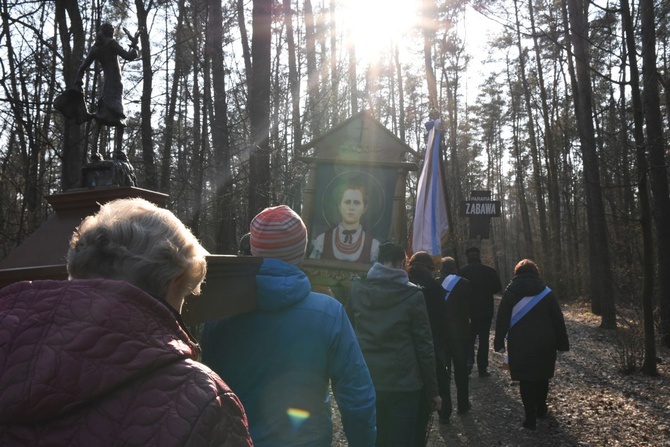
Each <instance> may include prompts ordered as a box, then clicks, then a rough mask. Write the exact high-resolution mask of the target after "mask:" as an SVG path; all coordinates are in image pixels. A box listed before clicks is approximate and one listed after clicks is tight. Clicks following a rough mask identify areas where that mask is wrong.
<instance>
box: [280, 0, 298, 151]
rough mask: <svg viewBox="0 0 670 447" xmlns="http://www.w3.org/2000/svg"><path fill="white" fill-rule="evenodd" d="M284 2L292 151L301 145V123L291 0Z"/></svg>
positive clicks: (284, 0)
mask: <svg viewBox="0 0 670 447" xmlns="http://www.w3.org/2000/svg"><path fill="white" fill-rule="evenodd" d="M283 2H284V23H285V26H286V46H287V47H288V48H287V51H288V84H289V88H290V89H291V121H292V122H291V128H292V130H293V148H294V150H295V149H297V148H298V147H300V145H301V144H302V123H301V121H300V77H299V73H298V64H297V62H296V46H295V37H294V31H293V10H292V9H291V0H283Z"/></svg>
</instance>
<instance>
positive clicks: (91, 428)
mask: <svg viewBox="0 0 670 447" xmlns="http://www.w3.org/2000/svg"><path fill="white" fill-rule="evenodd" d="M198 355H199V348H198V346H197V345H196V344H195V343H194V342H193V341H192V340H191V339H190V337H189V336H188V335H187V333H186V332H185V331H184V330H183V329H182V327H181V326H180V324H179V323H178V321H177V319H176V318H175V316H174V315H173V313H172V311H171V309H170V308H169V307H168V305H167V304H164V303H163V302H161V301H160V300H158V299H156V298H154V297H152V296H151V295H148V294H147V293H145V292H143V291H142V290H140V289H138V288H136V287H134V286H132V285H130V284H128V283H126V282H122V281H112V280H104V279H92V280H75V281H35V282H21V283H16V284H13V285H10V286H8V287H5V288H4V289H2V290H1V291H0V445H2V446H14V445H20V446H47V445H48V446H57V445H62V446H87V447H88V446H112V445H113V446H161V447H164V446H186V445H189V446H209V445H211V446H250V445H252V442H251V438H250V437H249V430H248V425H247V418H246V415H245V413H244V409H243V408H242V404H241V403H240V401H239V400H238V399H237V396H235V395H234V394H233V392H232V391H231V390H230V388H228V386H227V385H226V384H225V383H224V382H223V381H222V380H221V379H220V378H219V377H218V376H217V375H216V374H215V373H214V372H212V371H211V370H210V369H209V368H207V367H206V366H204V365H203V364H201V363H199V362H197V361H196V358H197V357H198Z"/></svg>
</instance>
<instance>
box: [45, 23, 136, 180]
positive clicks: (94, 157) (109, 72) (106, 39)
mask: <svg viewBox="0 0 670 447" xmlns="http://www.w3.org/2000/svg"><path fill="white" fill-rule="evenodd" d="M123 30H124V32H125V33H126V35H127V36H128V38H129V39H130V48H129V49H128V50H125V49H124V48H123V47H122V46H121V45H120V44H119V43H118V42H117V41H116V40H115V39H114V27H113V26H112V25H111V24H110V23H103V24H102V25H101V26H100V29H99V30H98V34H97V36H96V39H95V42H94V44H93V46H92V47H91V49H90V51H89V53H88V55H87V56H86V58H85V59H84V61H83V62H82V64H81V66H80V67H79V71H78V72H77V76H76V78H75V81H74V85H73V86H72V87H71V88H69V89H68V90H67V91H65V92H64V93H63V94H61V95H59V96H58V97H57V98H56V100H55V101H54V107H55V108H56V110H58V111H60V112H61V113H62V114H63V115H65V116H66V117H67V118H73V119H75V120H76V121H77V123H79V124H82V123H84V122H86V121H90V120H95V128H94V131H93V138H92V144H91V163H90V164H89V166H87V167H86V168H87V170H88V172H89V173H90V171H91V169H92V168H93V170H95V169H96V168H97V167H103V166H102V165H103V164H104V165H106V164H108V163H104V162H106V161H107V160H103V156H102V155H101V154H100V152H99V151H98V140H99V137H100V130H101V127H102V126H103V125H105V126H111V127H114V128H115V130H116V132H115V141H114V143H115V144H114V149H115V150H114V160H113V161H110V162H112V163H117V164H119V167H120V169H121V171H123V172H122V173H123V174H124V175H125V174H127V178H124V179H123V180H118V179H119V178H122V177H123V176H121V177H119V175H117V174H114V175H112V176H111V177H110V178H114V179H117V180H114V184H117V183H118V181H121V183H123V184H122V185H120V186H134V185H135V179H134V174H133V172H132V166H130V163H129V162H128V159H127V157H126V155H125V153H123V150H122V143H123V129H124V127H125V126H126V115H125V113H124V110H123V83H122V82H121V66H120V65H119V56H120V57H122V58H124V59H125V60H128V61H133V60H135V59H137V57H138V54H139V50H138V46H137V43H138V40H139V35H140V32H141V30H139V31H137V32H136V33H135V34H134V35H132V34H131V33H130V32H129V31H128V30H127V29H125V28H124V29H123ZM93 62H96V63H97V66H99V68H100V69H101V70H102V74H103V85H102V91H101V94H100V97H99V98H98V108H97V110H96V111H95V112H94V113H90V112H88V110H87V108H86V104H85V101H84V95H83V92H82V87H83V80H84V75H85V74H86V71H87V70H88V68H89V67H90V66H91V64H92V63H93ZM100 162H103V163H100ZM91 165H93V166H91ZM99 165H100V166H99ZM104 168H105V169H107V168H108V167H107V166H104ZM85 172H87V171H86V170H85ZM82 180H83V182H84V183H85V185H84V186H99V185H97V184H94V185H90V184H87V179H86V175H85V176H84V178H83V179H82Z"/></svg>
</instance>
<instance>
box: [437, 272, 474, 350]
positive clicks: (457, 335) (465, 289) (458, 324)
mask: <svg viewBox="0 0 670 447" xmlns="http://www.w3.org/2000/svg"><path fill="white" fill-rule="evenodd" d="M442 284H444V282H443V283H442ZM445 292H446V291H445ZM471 306H472V285H471V284H470V281H468V280H467V279H465V278H463V277H461V279H459V280H458V282H457V283H456V285H455V286H454V289H453V290H452V291H451V293H450V294H449V298H448V299H447V303H446V306H445V307H446V309H445V311H446V314H447V340H449V341H456V342H457V343H462V340H464V339H469V338H470V313H471Z"/></svg>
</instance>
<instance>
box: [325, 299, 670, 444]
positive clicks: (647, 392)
mask: <svg viewBox="0 0 670 447" xmlns="http://www.w3.org/2000/svg"><path fill="white" fill-rule="evenodd" d="M564 314H565V318H566V324H567V326H568V333H569V336H570V345H571V351H570V352H568V353H564V354H560V355H559V359H558V361H557V368H556V376H555V377H554V379H552V380H551V381H550V388H549V417H547V418H546V419H544V420H538V427H537V430H535V431H529V430H526V429H523V428H522V427H521V422H522V421H523V406H522V405H521V398H520V397H519V387H518V384H516V383H513V382H512V381H511V380H510V379H509V375H508V373H507V372H506V371H504V370H502V368H500V367H499V365H500V362H501V360H502V357H501V356H500V355H499V354H495V353H491V355H490V357H489V358H490V362H491V367H490V368H489V369H490V371H491V373H492V375H491V377H487V378H479V377H478V376H477V375H476V373H473V374H472V376H471V378H470V400H471V402H472V410H471V411H470V412H469V413H468V414H466V415H464V416H459V415H457V414H454V415H453V416H452V417H451V422H450V424H448V425H443V424H440V423H439V422H438V420H437V417H435V418H434V421H433V424H432V428H431V432H430V437H429V441H428V446H429V447H436V446H448V447H461V446H462V447H465V446H468V447H490V446H510V447H512V446H513V447H538V446H542V447H570V446H577V447H595V446H608V447H610V446H622V447H624V446H625V447H637V446H654V447H670V352H668V350H667V349H660V350H659V352H658V357H659V359H660V361H661V363H659V375H658V376H657V377H647V376H644V375H641V374H632V375H623V374H621V373H619V372H618V371H617V360H616V353H617V351H616V349H615V344H616V333H615V332H614V331H603V330H601V329H599V328H598V325H599V323H600V319H599V318H598V317H596V316H594V315H592V314H591V313H590V312H589V309H588V307H587V306H586V305H583V304H571V305H569V306H565V307H564ZM455 396H456V392H455V389H453V384H452V399H455ZM338 439H339V440H340V441H338ZM341 439H343V437H342V435H341V430H340V431H339V432H336V437H335V440H336V441H335V442H334V443H333V445H334V446H346V445H347V444H346V441H341Z"/></svg>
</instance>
